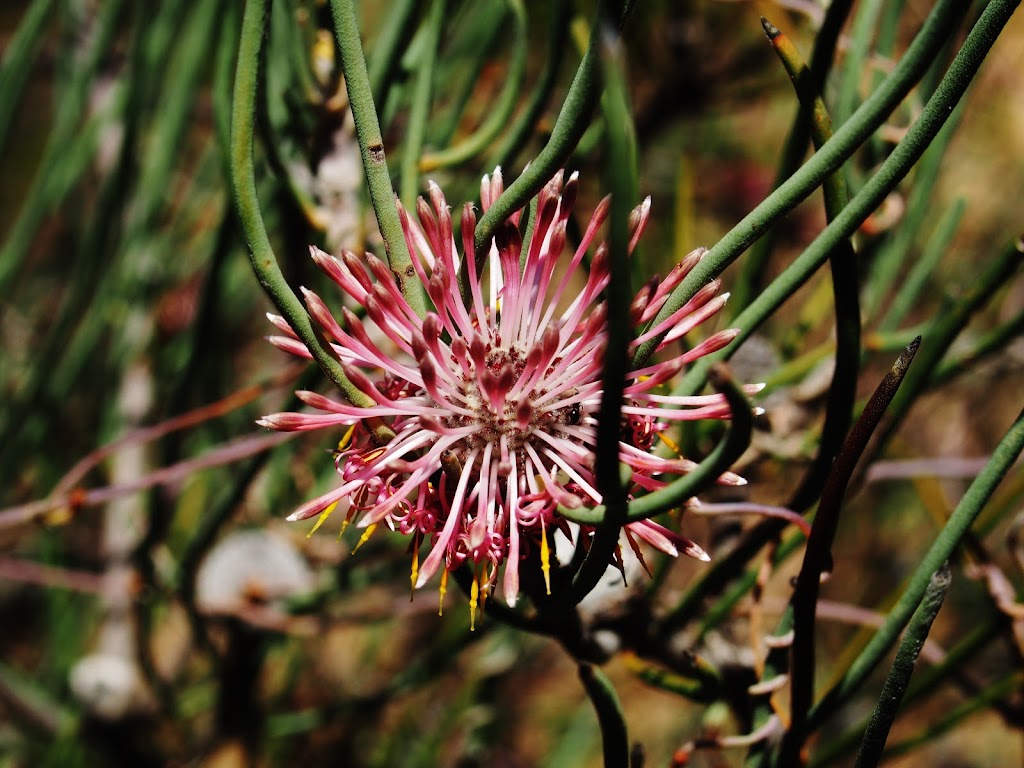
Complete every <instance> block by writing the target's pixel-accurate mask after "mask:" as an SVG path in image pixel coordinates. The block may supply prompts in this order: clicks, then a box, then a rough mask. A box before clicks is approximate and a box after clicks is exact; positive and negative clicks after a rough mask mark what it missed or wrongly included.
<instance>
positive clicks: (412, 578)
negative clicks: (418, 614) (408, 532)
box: [409, 540, 420, 603]
mask: <svg viewBox="0 0 1024 768" xmlns="http://www.w3.org/2000/svg"><path fill="white" fill-rule="evenodd" d="M417 544H419V542H418V541H415V540H414V541H413V547H412V571H411V573H410V574H409V583H410V584H411V585H412V589H411V590H410V591H409V602H410V603H411V602H412V598H413V595H415V593H416V579H418V578H419V575H420V548H419V547H418V546H416V545H417Z"/></svg>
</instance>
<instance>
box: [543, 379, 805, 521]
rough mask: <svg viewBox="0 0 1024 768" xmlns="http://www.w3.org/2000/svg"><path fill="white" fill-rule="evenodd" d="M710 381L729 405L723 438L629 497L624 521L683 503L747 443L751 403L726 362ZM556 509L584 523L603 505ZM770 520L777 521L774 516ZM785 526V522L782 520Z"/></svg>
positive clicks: (595, 517) (597, 514)
mask: <svg viewBox="0 0 1024 768" xmlns="http://www.w3.org/2000/svg"><path fill="white" fill-rule="evenodd" d="M710 378H711V384H712V386H714V387H715V389H717V390H718V391H719V392H721V393H722V394H723V395H725V397H726V400H728V401H729V406H730V408H731V409H732V417H731V420H730V421H729V428H728V430H727V431H726V433H725V436H724V437H723V438H722V441H721V442H720V443H719V444H718V445H717V446H715V449H714V450H713V451H712V452H711V453H710V454H708V457H707V458H706V459H704V461H702V462H701V463H700V464H698V465H697V466H696V467H695V468H694V469H693V470H692V471H691V472H689V473H687V474H686V475H684V476H683V477H680V478H679V479H678V480H674V481H673V482H671V483H669V484H668V485H666V486H665V487H664V488H659V489H658V490H656V491H652V492H651V493H648V494H647V495H646V496H642V497H640V498H639V499H636V500H634V501H632V502H631V503H630V505H629V513H628V514H627V515H626V522H636V521H638V520H646V519H647V518H649V517H653V516H654V515H658V514H661V513H662V512H667V511H668V510H670V509H672V508H674V507H678V506H680V505H681V504H683V503H684V502H685V501H686V500H687V499H689V498H690V497H691V496H694V495H696V494H698V493H700V492H701V491H702V490H704V489H705V488H707V487H708V486H710V485H712V484H713V483H714V482H715V480H717V479H718V476H719V475H721V474H722V473H723V472H724V471H726V470H727V469H728V468H729V467H731V466H732V465H733V463H735V461H736V459H738V458H739V457H740V455H742V453H743V451H745V450H746V449H747V446H748V445H750V432H751V429H752V427H753V423H754V412H753V410H752V409H751V407H750V402H749V401H748V400H747V396H746V394H745V393H744V392H743V390H742V389H741V388H740V387H738V386H737V385H736V384H735V382H733V380H732V377H731V376H730V375H729V374H728V371H727V369H726V368H725V366H719V367H717V368H715V369H713V370H712V372H711V377H710ZM558 513H559V514H560V515H561V516H562V517H565V518H567V519H568V520H573V521H575V522H577V523H583V524H585V525H600V524H601V523H602V522H603V521H604V507H603V506H599V507H595V508H593V509H568V508H566V507H559V508H558ZM769 522H773V523H774V522H777V521H775V520H772V521H769ZM782 526H785V523H782Z"/></svg>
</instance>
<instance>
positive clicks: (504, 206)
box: [460, 9, 602, 279]
mask: <svg viewBox="0 0 1024 768" xmlns="http://www.w3.org/2000/svg"><path fill="white" fill-rule="evenodd" d="M601 14H602V10H600V9H599V10H598V22H597V24H595V28H597V27H599V25H600V19H601V18H602V16H601ZM596 37H597V33H596V32H592V33H591V36H590V45H589V46H588V47H587V51H586V53H585V54H583V59H582V61H580V65H579V68H578V69H577V70H576V77H575V78H573V81H572V85H571V86H570V88H569V93H568V94H567V95H566V97H565V103H564V104H563V105H562V110H561V111H560V112H559V113H558V119H557V120H556V121H555V126H554V128H553V129H552V130H551V137H550V138H549V139H548V143H547V144H546V145H544V149H542V150H541V151H540V154H538V155H537V157H536V158H535V159H534V160H533V162H531V163H530V166H529V167H528V168H527V169H526V170H524V171H523V173H522V174H521V175H520V176H519V178H517V179H516V180H515V181H514V182H512V183H511V184H510V185H509V186H508V187H507V188H506V189H505V191H504V192H503V193H502V194H501V196H500V197H499V198H498V199H497V200H496V201H495V202H494V204H493V205H491V207H490V208H489V209H488V211H487V212H486V213H485V214H484V215H483V216H482V217H481V218H480V221H479V222H478V223H477V225H476V234H475V236H474V241H475V244H476V261H477V272H478V273H479V272H480V271H481V270H482V269H483V263H484V259H485V257H486V256H487V253H488V250H489V249H490V244H491V239H492V238H493V237H494V233H495V232H496V231H497V228H498V226H499V225H500V224H501V223H502V222H504V221H505V220H506V219H508V217H509V216H511V215H512V214H513V213H515V212H516V211H518V210H519V209H520V208H522V207H523V206H524V205H526V203H527V202H528V201H529V200H530V198H531V197H533V196H534V195H536V194H537V193H538V192H539V191H540V190H541V188H542V187H543V186H544V185H545V184H547V183H548V181H550V180H551V177H552V176H554V175H555V172H556V171H558V169H559V168H561V167H562V166H563V165H564V164H565V162H566V160H568V159H569V156H570V155H571V154H572V151H573V149H575V147H576V145H577V143H578V142H579V140H580V137H581V136H583V132H584V131H585V130H586V128H587V125H588V123H589V122H590V117H591V115H592V114H593V112H594V108H595V107H596V106H597V103H598V100H599V98H600V95H601V93H600V91H601V71H600V70H601V61H600V55H599V53H598V52H597V50H596V48H597V40H596ZM465 274H466V270H461V271H460V278H462V279H464V276H465Z"/></svg>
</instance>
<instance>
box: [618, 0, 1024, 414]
mask: <svg viewBox="0 0 1024 768" xmlns="http://www.w3.org/2000/svg"><path fill="white" fill-rule="evenodd" d="M954 4H955V5H956V6H957V7H956V8H950V7H949V3H948V2H947V0H940V3H939V4H938V5H937V6H936V8H935V10H934V11H933V12H932V15H931V16H930V17H929V20H928V22H927V23H926V24H925V26H924V27H923V28H922V30H921V32H920V33H919V34H918V36H917V38H915V39H914V42H913V43H912V44H911V50H908V52H907V55H906V56H904V58H903V60H902V61H901V62H900V64H899V65H897V67H896V69H895V70H894V72H893V74H892V75H891V76H890V77H889V80H888V81H887V82H891V81H893V80H894V79H895V78H896V76H897V74H898V73H900V72H901V71H902V70H903V69H904V65H906V68H907V69H913V67H912V66H911V65H912V64H917V65H918V66H923V63H922V62H917V61H916V60H917V59H918V58H919V57H921V56H924V55H926V54H927V52H928V50H929V49H930V47H933V46H938V45H939V44H941V37H940V36H939V34H938V33H939V32H940V31H941V30H937V29H935V27H936V26H939V27H941V28H943V29H944V28H945V26H946V24H945V23H941V24H940V22H949V21H950V19H946V18H944V14H943V13H940V12H945V14H946V15H950V16H952V15H955V12H956V11H957V10H961V9H962V6H961V5H960V4H956V3H954ZM1017 5H1019V0H994V2H992V3H990V4H989V5H988V6H987V7H986V9H985V12H984V14H983V15H982V18H981V19H980V20H979V21H978V24H977V25H976V26H975V27H974V29H972V30H971V33H970V35H968V37H967V40H966V41H965V42H964V45H963V47H962V48H961V49H960V51H959V53H958V54H957V56H956V58H955V59H954V61H953V63H952V64H951V65H950V68H949V71H948V72H947V73H946V75H945V77H944V78H943V79H942V83H941V84H940V85H939V87H938V88H937V89H936V91H935V94H934V95H933V96H932V98H931V99H929V101H928V104H927V105H926V106H925V108H924V110H923V111H922V113H921V116H920V118H918V120H917V121H916V122H915V123H914V125H913V126H912V127H911V128H910V130H909V131H908V132H907V134H906V136H904V138H903V140H902V141H901V142H900V143H899V144H898V145H897V146H896V148H895V149H894V150H893V152H892V154H891V155H890V156H889V157H888V158H886V161H885V162H884V163H883V164H882V166H881V168H879V170H878V172H877V173H876V174H875V175H874V176H873V177H872V178H871V179H870V180H869V181H868V183H867V184H865V185H864V187H863V189H861V191H860V192H858V193H857V195H856V196H855V197H854V198H853V199H852V200H851V201H850V203H849V205H847V206H846V208H844V209H843V211H842V212H841V213H840V214H839V215H838V216H837V217H836V219H835V220H834V221H833V222H832V223H831V224H830V225H829V226H828V227H826V228H825V230H824V231H823V232H822V233H821V234H820V235H819V236H818V237H817V238H815V240H814V242H813V243H811V245H810V246H808V248H807V249H806V250H805V251H804V252H803V253H802V254H801V255H800V256H799V257H797V259H796V260H795V261H794V262H793V263H792V264H791V265H790V267H789V268H788V269H786V271H785V272H783V273H782V274H781V275H780V276H779V277H778V279H776V280H775V281H774V282H773V283H772V285H771V286H770V287H769V288H768V289H767V290H766V291H765V292H764V293H762V294H761V295H760V296H759V297H758V298H757V299H756V300H755V301H754V302H753V303H752V304H750V306H748V307H747V308H746V309H745V310H744V311H743V312H741V313H740V315H739V316H738V317H737V318H736V320H735V321H734V322H735V323H736V325H737V326H739V327H740V329H741V331H740V333H739V335H738V336H737V338H736V339H735V340H734V341H733V342H732V343H731V344H730V345H729V346H728V347H726V348H725V349H724V350H721V351H720V352H717V353H715V354H714V355H709V356H707V357H706V358H704V359H703V360H701V361H700V362H699V363H697V364H696V365H695V366H694V367H693V368H692V369H691V370H690V371H689V372H688V373H687V375H686V376H685V378H684V379H683V381H682V383H681V385H680V387H679V388H678V390H677V392H678V393H691V394H692V393H693V392H696V391H699V390H700V389H701V388H702V386H703V382H704V380H705V379H706V376H707V371H708V369H709V367H710V366H711V365H712V364H713V363H714V362H715V361H716V360H718V359H722V358H728V357H729V356H730V355H731V354H732V353H733V352H735V350H736V349H738V348H739V346H740V345H741V344H742V343H743V342H744V341H745V340H746V339H747V338H749V337H750V335H751V334H752V333H754V331H755V330H756V329H757V328H758V327H760V325H761V323H762V322H764V320H765V319H766V318H767V317H769V316H770V315H772V314H774V312H775V311H776V310H777V309H778V308H779V307H780V306H781V305H782V304H783V303H784V302H785V301H786V299H788V298H789V297H790V296H792V295H793V293H794V292H795V291H796V290H797V289H798V288H799V287H800V286H801V285H803V283H804V282H806V280H807V279H808V278H809V277H810V276H811V275H812V274H813V273H814V272H815V271H816V270H817V269H818V268H819V267H820V266H821V265H822V264H824V263H825V261H826V260H827V259H828V256H829V254H830V253H831V252H832V250H833V249H834V248H835V247H836V245H837V244H838V243H839V242H841V241H842V240H845V239H847V238H849V237H850V236H851V235H852V234H853V233H854V232H855V231H856V230H857V227H859V226H860V224H861V223H862V222H863V221H864V220H865V219H866V218H867V217H868V216H869V215H870V214H871V212H872V211H874V210H875V209H876V208H877V207H878V205H879V204H880V203H881V202H882V200H884V199H885V197H886V195H888V194H889V192H891V191H892V190H893V189H894V188H895V187H896V185H897V184H898V183H899V182H900V181H901V180H902V179H903V178H904V176H906V174H907V173H908V172H909V171H910V169H911V168H912V167H913V165H914V163H916V162H917V160H918V159H920V157H921V155H922V154H924V152H925V150H926V149H927V148H928V145H929V143H930V142H931V141H932V139H934V138H935V136H936V135H937V134H938V132H939V130H940V129H941V128H942V126H943V124H944V123H945V121H946V120H947V119H949V116H950V114H951V113H952V110H953V108H954V107H955V106H956V104H957V102H958V101H959V100H960V98H961V97H962V96H963V94H964V92H965V91H966V90H967V87H968V85H969V84H970V82H971V79H972V78H973V77H974V75H975V74H976V73H977V71H978V68H979V67H980V66H981V63H982V61H984V59H985V55H986V54H987V53H988V51H989V50H990V49H991V47H992V45H993V44H994V43H995V40H996V38H997V37H998V35H999V32H1000V31H1001V30H1002V28H1003V26H1004V25H1005V24H1006V22H1007V21H1008V20H1009V18H1010V16H1011V15H1012V14H1013V11H1014V9H1015V8H1016V7H1017ZM922 39H924V41H925V42H922ZM918 43H920V46H919V45H918ZM911 51H913V52H914V55H913V56H911ZM908 59H912V61H911V62H910V63H907V60H908ZM876 96H878V93H877V92H876V94H875V95H873V96H872V98H870V99H868V101H867V102H865V104H864V105H863V106H862V107H861V108H860V109H858V110H857V113H856V114H855V115H854V117H852V118H851V119H850V120H849V121H848V122H847V123H846V125H844V126H843V127H842V128H840V129H839V130H838V131H836V134H835V136H834V137H833V138H832V140H831V141H829V142H828V143H827V144H826V145H825V146H824V147H822V148H821V150H820V151H819V152H818V153H817V154H816V155H815V156H814V158H812V159H811V161H810V162H808V163H807V165H805V166H804V167H803V168H802V169H801V170H800V171H798V172H797V174H795V175H794V176H793V178H792V179H790V181H788V182H786V184H784V185H783V186H782V187H780V188H779V190H778V191H777V192H775V193H774V194H772V195H771V196H769V198H768V199H767V200H766V201H765V203H762V204H761V205H760V206H758V208H757V209H755V211H754V213H753V214H751V215H750V216H748V217H747V218H746V219H744V221H743V222H741V223H740V224H739V225H737V227H736V228H734V229H733V231H732V233H730V234H728V235H726V236H725V237H724V238H723V239H722V240H721V241H719V243H718V244H717V245H716V246H715V247H714V248H712V249H711V251H709V252H708V253H707V254H706V256H705V258H704V259H703V260H702V261H701V263H700V264H698V265H697V267H696V268H695V269H694V270H693V271H692V272H691V273H690V274H689V275H688V276H687V278H686V280H684V281H683V284H682V285H681V286H680V287H679V288H678V289H676V293H678V294H680V298H682V297H685V296H688V295H690V293H691V291H694V292H695V288H694V286H699V285H702V284H703V282H704V281H705V280H707V279H710V277H712V276H713V275H714V274H717V273H718V266H719V265H720V266H723V267H724V265H725V264H727V263H729V262H730V261H731V260H732V258H734V256H733V255H732V254H733V252H734V250H735V249H736V248H738V247H741V246H742V244H743V243H744V242H746V241H747V240H748V239H749V237H750V236H752V235H753V233H755V232H757V231H760V230H761V229H763V227H762V225H761V223H759V217H758V216H757V215H756V214H757V213H758V211H761V210H762V209H766V208H770V209H774V208H775V207H776V205H777V204H782V202H784V198H785V196H782V198H783V200H776V198H778V197H780V193H782V192H784V191H786V190H787V189H788V188H789V187H790V185H791V184H793V183H794V182H795V181H797V180H799V179H801V178H803V177H804V176H805V175H806V172H807V171H808V169H812V168H815V169H816V168H818V167H819V165H822V164H823V163H822V161H821V160H819V158H827V157H828V156H829V148H830V147H832V146H833V145H836V144H838V145H840V146H845V144H846V142H847V140H848V139H849V138H850V137H851V136H852V135H854V133H853V130H854V129H856V128H857V127H858V125H860V124H861V123H862V120H861V116H862V115H863V114H867V113H869V112H871V111H872V110H873V108H874V105H875V103H876ZM879 99H881V97H879ZM865 138H866V136H865ZM824 167H825V168H829V167H830V164H828V163H827V162H825V163H824ZM773 201H774V202H773ZM768 203H772V204H771V205H768ZM770 217H771V215H769V218H770ZM736 253H737V254H738V251H736ZM709 262H710V263H709ZM705 265H707V266H705ZM691 281H693V284H692V285H690V286H688V285H687V284H688V283H690V282H691ZM673 296H675V294H673ZM672 303H673V302H672V301H669V302H666V306H667V305H669V304H672ZM662 311H664V309H663V310H662ZM649 343H653V342H649ZM638 358H640V361H641V363H642V360H644V359H646V356H645V355H642V354H639V353H638Z"/></svg>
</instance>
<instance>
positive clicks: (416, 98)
mask: <svg viewBox="0 0 1024 768" xmlns="http://www.w3.org/2000/svg"><path fill="white" fill-rule="evenodd" d="M446 5H447V2H446V0H434V2H433V3H432V4H431V6H430V14H429V15H428V16H427V23H426V25H425V31H426V34H425V35H424V37H423V45H422V47H421V49H420V50H421V54H420V59H419V61H417V62H416V82H415V84H414V86H413V94H412V105H411V107H410V109H409V122H408V124H407V125H406V127H405V146H404V147H402V162H401V187H400V189H401V193H400V195H399V196H400V197H401V198H402V204H403V205H405V207H406V208H407V209H409V210H412V209H413V208H414V207H415V205H416V193H417V192H418V191H419V180H420V175H419V163H420V153H421V152H422V151H423V137H424V136H425V135H426V131H427V119H428V117H429V115H430V101H431V97H432V96H433V91H434V66H435V65H436V64H437V48H438V46H439V45H440V44H441V26H442V24H443V22H444V17H445V6H446Z"/></svg>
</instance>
